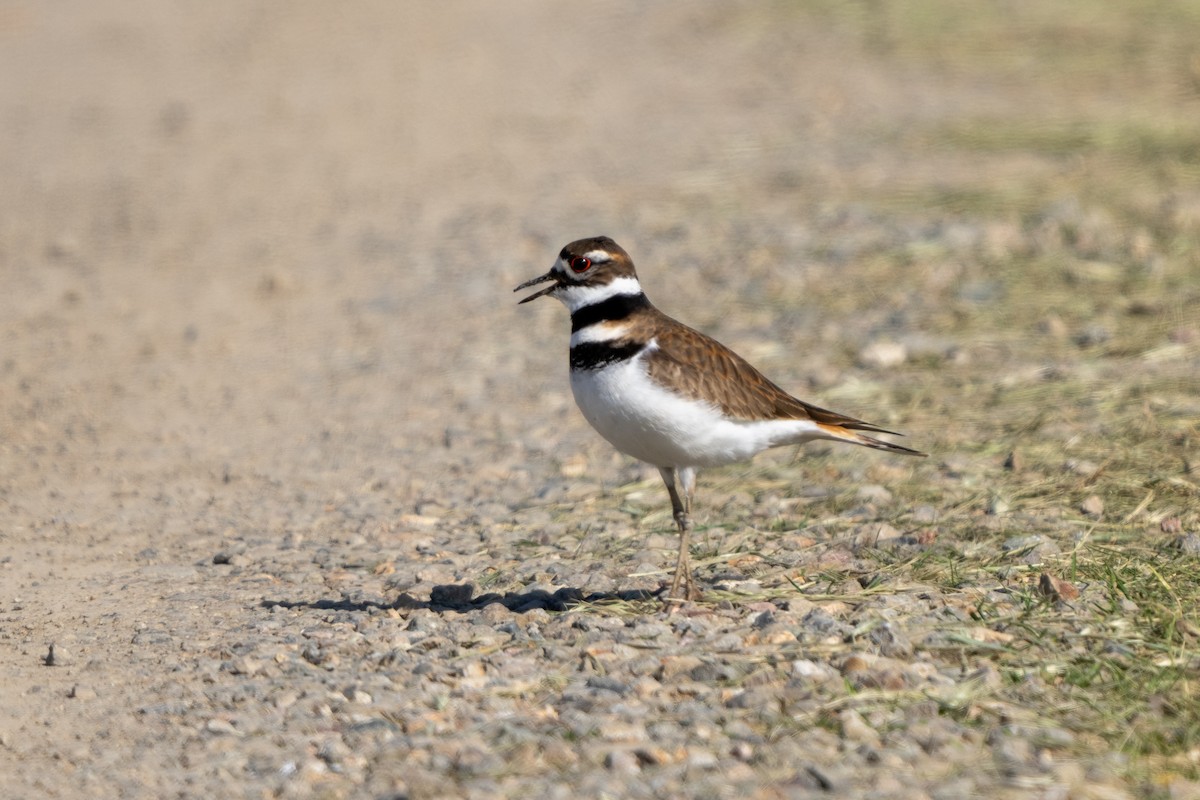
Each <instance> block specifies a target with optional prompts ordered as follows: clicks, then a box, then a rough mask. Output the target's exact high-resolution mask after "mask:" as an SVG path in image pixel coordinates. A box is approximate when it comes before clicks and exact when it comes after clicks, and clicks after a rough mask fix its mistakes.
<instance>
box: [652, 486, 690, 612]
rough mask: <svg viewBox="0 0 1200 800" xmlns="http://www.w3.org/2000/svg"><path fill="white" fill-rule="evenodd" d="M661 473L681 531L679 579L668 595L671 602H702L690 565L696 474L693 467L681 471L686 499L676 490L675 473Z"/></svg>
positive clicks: (678, 563) (673, 584)
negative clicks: (689, 546) (689, 540)
mask: <svg viewBox="0 0 1200 800" xmlns="http://www.w3.org/2000/svg"><path fill="white" fill-rule="evenodd" d="M658 472H659V474H660V475H662V479H663V483H665V484H666V485H667V493H668V494H670V495H671V511H672V512H673V514H674V517H675V524H676V525H677V526H678V527H679V559H678V560H677V561H676V562H675V578H674V580H672V581H671V590H670V592H668V594H667V601H668V602H672V601H683V600H698V599H700V592H699V591H698V590H697V589H696V585H695V584H694V583H693V582H692V568H691V565H690V564H689V563H688V539H689V538H690V534H691V532H692V518H691V510H692V495H693V493H694V492H695V491H696V470H694V469H692V468H690V467H684V468H682V469H680V470H679V483H680V485H681V487H682V488H683V496H682V497H680V495H679V490H678V489H677V488H676V487H675V469H674V468H673V467H659V469H658ZM681 584H682V586H683V594H682V595H680V593H679V589H680V585H681Z"/></svg>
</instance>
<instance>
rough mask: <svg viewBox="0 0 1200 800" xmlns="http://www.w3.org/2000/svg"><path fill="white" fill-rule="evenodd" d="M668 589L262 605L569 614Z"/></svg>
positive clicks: (453, 587)
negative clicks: (496, 606) (498, 607)
mask: <svg viewBox="0 0 1200 800" xmlns="http://www.w3.org/2000/svg"><path fill="white" fill-rule="evenodd" d="M665 591H666V587H665V586H664V587H661V588H659V589H655V590H648V589H624V590H618V591H615V592H587V593H585V592H584V591H583V590H582V589H577V588H574V587H563V588H561V589H558V590H556V591H553V592H551V591H547V590H545V589H530V590H529V591H525V592H505V593H504V594H500V593H498V592H487V593H485V594H481V595H476V594H475V586H474V585H473V584H470V583H457V584H444V585H441V586H434V587H433V589H431V590H430V592H429V599H428V600H420V599H418V598H416V597H413V596H412V595H410V594H408V593H407V592H401V593H400V595H399V596H397V597H396V599H394V600H392V601H391V602H387V601H384V600H381V599H379V598H375V597H366V596H361V595H360V596H355V595H343V596H342V597H341V598H340V599H337V600H333V599H323V600H284V599H276V598H264V599H263V600H261V601H260V602H259V605H260V606H261V607H263V608H274V607H275V606H280V607H282V608H289V609H290V608H307V609H315V610H321V611H370V610H372V609H394V610H413V609H426V610H430V611H438V612H446V611H452V612H456V613H459V614H470V613H473V612H476V611H480V610H482V609H484V608H486V607H487V606H490V605H493V604H496V603H498V604H500V605H502V606H504V607H505V608H507V609H508V610H509V611H512V612H513V613H515V614H524V613H526V612H529V611H533V610H535V609H544V610H546V611H567V610H568V609H570V608H572V607H574V606H579V605H602V604H604V603H616V602H636V601H639V600H654V599H658V598H660V597H661V596H662V595H663V593H664V592H665Z"/></svg>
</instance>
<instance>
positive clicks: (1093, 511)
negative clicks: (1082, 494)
mask: <svg viewBox="0 0 1200 800" xmlns="http://www.w3.org/2000/svg"><path fill="white" fill-rule="evenodd" d="M1079 510H1080V511H1082V512H1083V513H1084V514H1086V515H1087V516H1089V517H1091V518H1092V519H1099V518H1100V517H1102V516H1104V501H1103V500H1101V499H1100V495H1098V494H1093V495H1089V496H1088V498H1087V499H1086V500H1084V501H1083V502H1082V503H1080V505H1079Z"/></svg>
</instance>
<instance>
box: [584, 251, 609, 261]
mask: <svg viewBox="0 0 1200 800" xmlns="http://www.w3.org/2000/svg"><path fill="white" fill-rule="evenodd" d="M583 257H584V258H586V259H587V260H588V261H591V262H592V263H597V262H600V261H612V253H610V252H608V251H607V250H589V251H588V252H586V253H584V254H583Z"/></svg>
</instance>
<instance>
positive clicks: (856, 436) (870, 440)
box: [817, 420, 929, 457]
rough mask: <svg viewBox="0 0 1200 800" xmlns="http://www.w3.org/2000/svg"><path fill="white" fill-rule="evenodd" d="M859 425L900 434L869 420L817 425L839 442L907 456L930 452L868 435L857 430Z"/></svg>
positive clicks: (922, 454) (826, 435) (829, 437)
mask: <svg viewBox="0 0 1200 800" xmlns="http://www.w3.org/2000/svg"><path fill="white" fill-rule="evenodd" d="M855 423H858V424H855ZM859 426H862V427H865V428H866V429H867V430H871V431H879V432H880V433H891V434H893V435H895V436H899V435H900V434H898V433H895V432H894V431H885V430H884V429H883V428H879V427H877V426H875V425H871V424H870V423H868V422H860V421H859V420H852V421H850V422H847V423H843V424H841V425H838V424H836V423H828V422H818V423H817V427H818V428H820V429H821V430H822V431H823V432H824V433H825V438H826V439H832V440H833V441H837V442H847V443H849V444H858V445H862V446H863V447H872V448H874V449H876V450H886V451H888V452H890V453H903V454H904V455H906V456H921V457H925V456H927V455H929V454H928V453H922V452H921V451H920V450H913V449H912V448H911V447H905V446H903V445H899V444H893V443H891V442H885V441H884V440H883V439H876V438H875V437H874V436H867V435H866V434H865V433H861V432H860V431H858V430H855V428H858V427H859Z"/></svg>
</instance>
